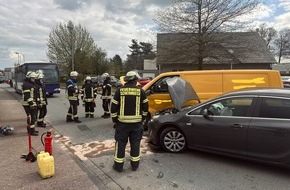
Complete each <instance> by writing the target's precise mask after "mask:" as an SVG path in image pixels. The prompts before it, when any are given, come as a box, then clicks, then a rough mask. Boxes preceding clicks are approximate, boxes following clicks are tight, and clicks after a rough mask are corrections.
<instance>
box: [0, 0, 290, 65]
mask: <svg viewBox="0 0 290 190" xmlns="http://www.w3.org/2000/svg"><path fill="white" fill-rule="evenodd" d="M275 2H276V1H275ZM170 4H171V1H168V0H38V1H35V0H25V1H19V0H10V1H0V26H1V27H0V69H3V68H5V67H9V66H12V65H13V63H15V62H16V61H17V59H16V58H15V53H14V52H15V51H17V52H19V53H21V54H22V55H24V56H25V59H26V60H46V59H47V58H46V51H47V46H46V43H47V40H48V36H49V33H50V32H51V30H52V29H53V28H55V27H56V26H57V25H58V24H59V23H67V22H68V21H69V20H72V21H73V22H74V23H75V24H81V26H82V27H84V28H86V29H87V30H88V32H89V33H90V34H91V36H92V37H93V38H94V40H95V43H96V44H97V45H98V47H101V48H102V49H104V50H106V51H107V53H108V57H113V56H114V55H115V54H119V55H120V56H121V57H122V58H123V59H125V58H126V54H129V47H128V46H129V45H130V44H131V40H132V39H138V41H145V42H150V43H155V42H156V34H155V31H154V29H155V28H156V25H155V23H154V22H153V19H154V18H155V17H156V11H157V10H160V9H162V8H164V7H168V6H169V5H170ZM289 7H290V6H289V3H288V0H279V4H278V3H275V4H271V5H268V6H264V7H263V8H264V10H263V11H260V12H257V13H255V14H254V17H255V18H257V19H256V20H261V21H262V20H264V21H269V19H270V21H269V23H272V24H275V26H279V25H280V23H282V24H283V25H289V24H288V23H287V21H289V13H287V11H286V10H288V12H289ZM278 9H281V10H282V9H283V10H284V11H283V12H281V14H280V16H279V15H275V13H276V11H277V10H278ZM251 16H253V15H251ZM276 16H277V17H276ZM271 18H272V19H271ZM274 18H276V19H274ZM257 23H258V22H256V24H257ZM154 45H155V44H154ZM9 55H10V56H9ZM11 55H12V56H11Z"/></svg>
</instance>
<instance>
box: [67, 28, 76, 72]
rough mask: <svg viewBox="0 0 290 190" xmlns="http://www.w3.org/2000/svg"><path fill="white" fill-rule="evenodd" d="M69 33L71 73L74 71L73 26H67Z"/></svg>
mask: <svg viewBox="0 0 290 190" xmlns="http://www.w3.org/2000/svg"><path fill="white" fill-rule="evenodd" d="M67 28H68V30H69V33H70V42H71V69H72V71H74V70H75V66H74V45H73V44H74V42H73V26H72V25H70V24H69V25H68V26H67Z"/></svg>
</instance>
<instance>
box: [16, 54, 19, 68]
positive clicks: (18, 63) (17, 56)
mask: <svg viewBox="0 0 290 190" xmlns="http://www.w3.org/2000/svg"><path fill="white" fill-rule="evenodd" d="M15 54H17V57H18V61H17V64H18V65H19V53H18V52H15Z"/></svg>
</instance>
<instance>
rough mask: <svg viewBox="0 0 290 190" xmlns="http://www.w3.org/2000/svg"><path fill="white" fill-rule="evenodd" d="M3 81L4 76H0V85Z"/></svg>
mask: <svg viewBox="0 0 290 190" xmlns="http://www.w3.org/2000/svg"><path fill="white" fill-rule="evenodd" d="M4 81H5V77H4V75H0V83H4Z"/></svg>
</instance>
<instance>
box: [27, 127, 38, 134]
mask: <svg viewBox="0 0 290 190" xmlns="http://www.w3.org/2000/svg"><path fill="white" fill-rule="evenodd" d="M26 129H27V133H30V129H31V128H30V129H29V128H28V126H27V128H26ZM33 129H34V128H33ZM33 133H35V134H38V133H39V131H35V129H34V132H33Z"/></svg>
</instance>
